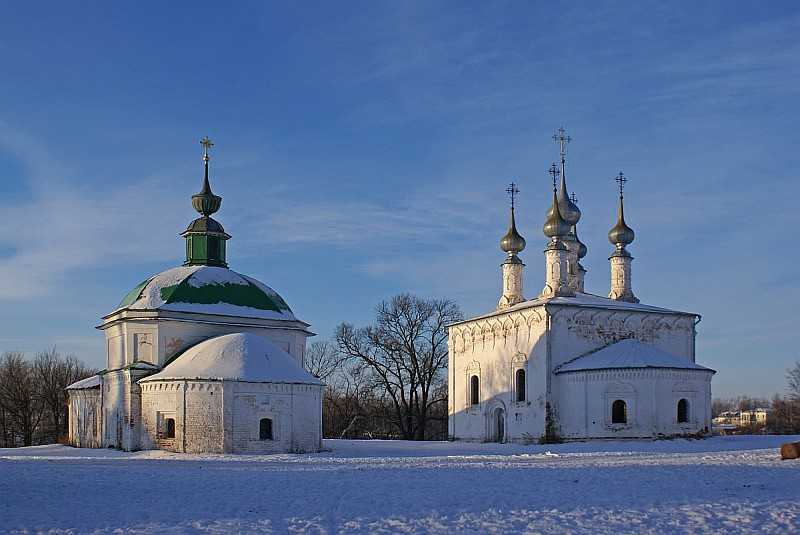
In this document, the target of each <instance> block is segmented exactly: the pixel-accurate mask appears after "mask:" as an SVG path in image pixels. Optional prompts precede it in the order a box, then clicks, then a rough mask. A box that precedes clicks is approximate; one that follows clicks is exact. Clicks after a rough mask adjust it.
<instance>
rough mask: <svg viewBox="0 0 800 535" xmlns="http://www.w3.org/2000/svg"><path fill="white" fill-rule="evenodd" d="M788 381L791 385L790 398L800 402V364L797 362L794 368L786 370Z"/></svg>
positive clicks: (789, 388)
mask: <svg viewBox="0 0 800 535" xmlns="http://www.w3.org/2000/svg"><path fill="white" fill-rule="evenodd" d="M786 380H787V381H788V383H789V385H788V388H787V390H789V397H790V398H791V399H792V400H794V401H800V362H795V364H794V366H793V367H791V368H789V369H788V370H786Z"/></svg>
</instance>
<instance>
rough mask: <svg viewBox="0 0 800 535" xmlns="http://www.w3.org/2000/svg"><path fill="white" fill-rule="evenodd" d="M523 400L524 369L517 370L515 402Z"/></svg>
mask: <svg viewBox="0 0 800 535" xmlns="http://www.w3.org/2000/svg"><path fill="white" fill-rule="evenodd" d="M520 401H525V370H522V369H520V370H517V402H520Z"/></svg>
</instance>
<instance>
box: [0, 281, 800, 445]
mask: <svg viewBox="0 0 800 535" xmlns="http://www.w3.org/2000/svg"><path fill="white" fill-rule="evenodd" d="M462 319H463V314H462V313H461V310H460V309H459V307H458V305H457V304H456V303H455V302H454V301H452V300H450V299H427V298H421V297H417V296H414V295H411V294H407V293H406V294H400V295H396V296H394V297H393V298H391V299H389V300H386V301H382V302H380V303H379V304H378V305H377V306H376V307H375V319H374V322H372V323H371V324H370V325H368V326H364V327H356V326H354V325H352V324H350V323H346V322H345V323H341V324H340V325H339V326H338V327H337V328H336V331H335V334H334V336H333V337H331V338H330V339H327V340H325V339H323V340H320V341H315V342H312V343H310V344H309V346H308V348H307V350H306V355H305V367H306V369H307V370H308V371H309V372H310V373H311V374H313V375H314V376H316V377H318V378H319V379H320V380H322V381H323V382H324V383H325V385H326V386H325V389H324V393H323V402H322V411H323V435H324V437H325V438H383V439H405V440H445V439H447V421H448V411H447V359H448V347H447V325H449V324H450V323H453V322H457V321H460V320H462ZM96 373H97V370H95V369H92V368H90V367H87V366H86V365H85V364H84V363H82V362H81V361H80V360H78V359H77V358H76V357H74V356H72V355H69V356H62V355H61V354H60V353H58V352H57V351H56V350H55V349H52V350H49V351H44V352H40V353H38V354H36V355H35V356H34V358H32V359H29V358H27V357H26V356H25V355H24V354H23V353H21V352H6V353H4V354H3V355H2V356H0V447H13V446H23V445H24V446H29V445H34V444H47V443H53V442H57V441H61V442H63V441H64V439H65V437H66V434H67V417H68V411H67V393H66V390H65V389H66V387H67V386H68V385H69V384H71V383H73V382H75V381H78V380H80V379H83V378H85V377H89V376H91V375H93V374H96ZM786 378H787V382H788V386H787V393H786V394H785V395H783V396H781V395H777V394H776V395H775V397H774V398H773V399H772V400H767V399H760V398H751V397H746V396H741V397H739V398H736V399H714V400H713V402H712V417H715V416H718V415H719V414H720V413H721V412H724V411H735V410H753V409H756V408H761V407H766V408H769V409H770V413H769V416H768V421H767V425H766V427H763V428H755V427H753V428H752V429H750V428H747V429H742V430H740V432H758V433H773V434H796V433H800V362H798V363H796V364H795V365H794V367H792V368H791V369H789V370H787V376H786Z"/></svg>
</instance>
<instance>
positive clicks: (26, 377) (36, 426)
mask: <svg viewBox="0 0 800 535" xmlns="http://www.w3.org/2000/svg"><path fill="white" fill-rule="evenodd" d="M96 373H97V370H95V369H93V368H90V367H88V366H86V365H85V364H84V363H83V362H81V361H80V360H78V359H77V358H76V357H75V356H73V355H67V356H64V355H61V353H59V352H58V351H56V350H55V348H53V349H50V350H48V351H42V352H39V353H37V354H36V355H35V356H34V357H33V359H29V358H27V357H26V355H25V354H24V353H22V352H20V351H7V352H5V353H3V354H2V355H0V447H3V448H9V447H16V446H32V445H36V444H52V443H55V442H63V441H64V439H65V437H66V435H67V418H68V408H67V391H66V388H67V386H69V385H70V384H72V383H74V382H75V381H79V380H81V379H84V378H86V377H89V376H91V375H94V374H96Z"/></svg>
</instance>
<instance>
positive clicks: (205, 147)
mask: <svg viewBox="0 0 800 535" xmlns="http://www.w3.org/2000/svg"><path fill="white" fill-rule="evenodd" d="M200 144H201V145H202V146H203V160H205V161H208V149H210V148H211V147H213V146H214V143H212V142H211V140H210V139H208V136H205V137H204V138H203V139H201V140H200Z"/></svg>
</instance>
